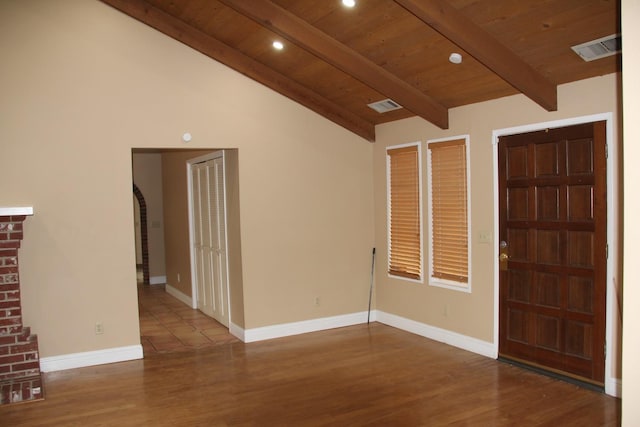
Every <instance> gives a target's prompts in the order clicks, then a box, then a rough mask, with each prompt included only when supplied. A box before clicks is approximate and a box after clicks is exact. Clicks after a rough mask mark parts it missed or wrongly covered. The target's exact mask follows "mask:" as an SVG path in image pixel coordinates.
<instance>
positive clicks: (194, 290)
mask: <svg viewBox="0 0 640 427" xmlns="http://www.w3.org/2000/svg"><path fill="white" fill-rule="evenodd" d="M220 157H221V158H222V171H223V174H222V189H223V190H222V191H223V193H224V194H223V198H224V201H225V202H224V212H223V215H224V227H225V236H226V237H225V246H226V247H225V254H226V256H225V260H224V262H225V263H226V268H227V283H225V284H224V286H226V288H227V293H226V295H227V297H226V299H225V301H224V304H225V305H226V310H227V313H228V314H229V325H231V301H230V299H231V293H230V289H229V275H228V272H229V238H228V235H227V232H226V230H227V177H226V164H225V161H226V159H225V155H224V150H215V151H212V152H211V153H207V154H204V155H202V156H198V157H195V158H193V159H189V160H187V197H188V202H187V207H188V209H189V214H188V215H189V262H190V264H191V308H193V309H197V308H198V284H197V283H196V281H197V279H196V278H197V276H196V261H195V253H194V251H193V242H194V240H195V238H194V233H195V226H194V224H193V193H192V190H193V185H192V184H193V182H192V169H193V165H194V164H196V163H202V162H206V161H207V160H213V159H217V158H220Z"/></svg>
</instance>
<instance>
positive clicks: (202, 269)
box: [191, 156, 229, 326]
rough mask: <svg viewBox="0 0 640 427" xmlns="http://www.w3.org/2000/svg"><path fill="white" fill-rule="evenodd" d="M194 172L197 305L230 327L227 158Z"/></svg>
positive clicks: (200, 165) (204, 164) (199, 166)
mask: <svg viewBox="0 0 640 427" xmlns="http://www.w3.org/2000/svg"><path fill="white" fill-rule="evenodd" d="M191 171H192V172H191V173H192V188H191V190H192V202H193V206H192V208H193V231H194V238H193V256H194V261H195V262H194V264H195V273H196V274H195V280H196V284H197V286H196V289H197V293H198V295H197V307H198V309H199V310H200V311H202V312H203V313H205V314H207V315H208V316H211V317H213V318H214V319H216V320H217V321H218V322H220V323H222V324H223V325H225V326H229V295H228V284H227V241H226V212H225V187H224V159H223V157H222V156H220V157H216V158H214V159H211V160H207V161H205V162H202V163H197V164H193V165H192V166H191Z"/></svg>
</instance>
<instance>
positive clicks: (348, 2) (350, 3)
mask: <svg viewBox="0 0 640 427" xmlns="http://www.w3.org/2000/svg"><path fill="white" fill-rule="evenodd" d="M342 4H343V5H345V6H346V7H354V6H355V5H356V0H342Z"/></svg>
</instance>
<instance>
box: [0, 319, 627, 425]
mask: <svg viewBox="0 0 640 427" xmlns="http://www.w3.org/2000/svg"><path fill="white" fill-rule="evenodd" d="M44 380H45V391H46V396H45V400H44V401H41V402H35V403H28V404H21V405H11V406H6V407H0V425H1V426H214V427H216V426H441V425H442V426H444V425H455V426H616V425H619V424H620V400H619V399H615V398H612V397H610V396H607V395H604V394H601V393H598V392H595V391H592V390H587V389H583V388H580V387H578V386H576V385H573V384H569V383H566V382H562V381H560V380H556V379H552V378H549V377H546V376H542V375H539V374H536V373H533V372H529V371H526V370H523V369H521V368H518V367H514V366H510V365H507V364H504V363H502V362H498V361H495V360H493V359H489V358H486V357H483V356H479V355H476V354H473V353H469V352H466V351H463V350H459V349H456V348H453V347H450V346H447V345H444V344H441V343H437V342H434V341H431V340H427V339H425V338H422V337H419V336H416V335H413V334H410V333H407V332H404V331H400V330H398V329H394V328H392V327H389V326H385V325H381V324H378V323H372V324H371V325H369V326H367V325H358V326H352V327H347V328H340V329H333V330H329V331H322V332H315V333H311V334H304V335H298V336H294V337H287V338H281V339H274V340H269V341H263V342H256V343H250V344H243V343H230V344H227V345H220V346H216V347H212V348H206V349H201V350H194V351H189V352H179V353H167V354H152V355H150V356H146V357H145V359H144V360H139V361H131V362H122V363H116V364H111V365H102V366H96V367H89V368H81V369H73V370H68V371H60V372H52V373H46V374H44Z"/></svg>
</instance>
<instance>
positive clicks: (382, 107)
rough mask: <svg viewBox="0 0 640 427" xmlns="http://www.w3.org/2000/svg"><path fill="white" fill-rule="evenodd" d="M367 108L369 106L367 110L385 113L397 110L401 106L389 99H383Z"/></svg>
mask: <svg viewBox="0 0 640 427" xmlns="http://www.w3.org/2000/svg"><path fill="white" fill-rule="evenodd" d="M367 106H369V108H373V109H374V110H376V111H377V112H378V113H386V112H387V111H393V110H399V109H401V108H402V105H400V104H398V103H397V102H395V101H392V100H391V99H383V100H382V101H378V102H373V103H371V104H367Z"/></svg>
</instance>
